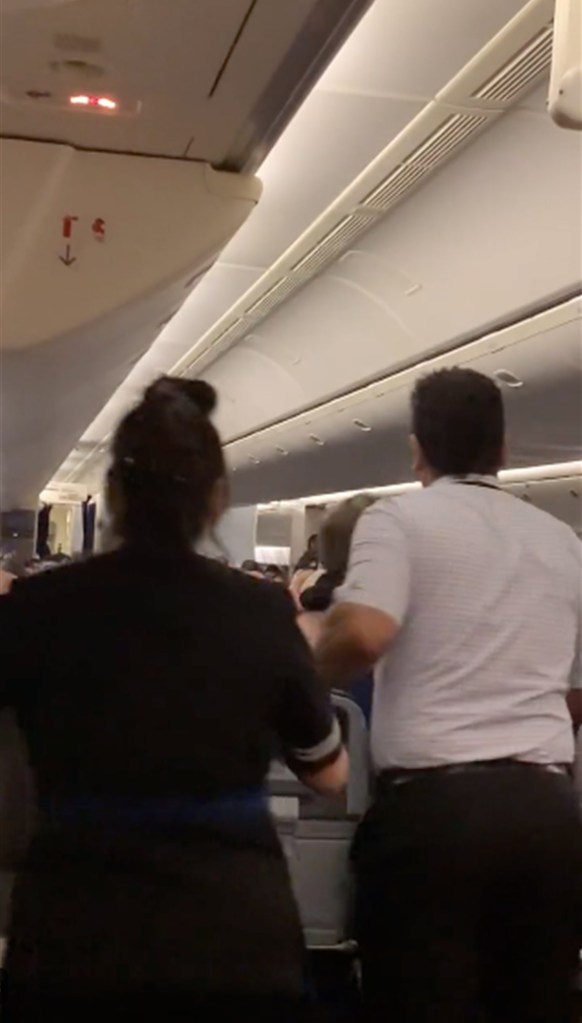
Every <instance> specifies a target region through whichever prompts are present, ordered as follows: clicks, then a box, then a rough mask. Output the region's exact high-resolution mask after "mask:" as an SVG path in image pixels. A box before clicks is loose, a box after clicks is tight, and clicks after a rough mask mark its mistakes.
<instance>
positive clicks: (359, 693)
mask: <svg viewBox="0 0 582 1023" xmlns="http://www.w3.org/2000/svg"><path fill="white" fill-rule="evenodd" d="M374 502H375V498H374V497H371V496H370V495H369V494H357V495H356V497H351V498H349V500H347V501H344V502H343V503H342V504H340V505H338V507H337V508H335V509H334V510H333V511H332V512H330V514H329V515H328V516H327V518H326V519H325V522H324V523H323V526H322V528H321V532H320V535H319V549H320V551H321V561H322V565H323V569H324V571H323V574H322V575H319V576H317V577H316V578H315V580H314V582H313V585H312V586H309V587H307V588H306V589H304V590H303V592H302V593H301V594H300V596H299V604H300V614H299V619H298V624H299V628H300V629H301V631H302V632H303V634H304V636H305V638H306V639H307V641H308V643H309V644H310V646H311V647H316V646H317V643H318V641H319V638H320V636H321V629H322V627H323V619H324V614H325V612H326V611H328V610H329V609H330V607H331V606H332V604H333V600H334V594H335V591H336V589H337V588H338V587H339V586H341V585H342V583H343V582H344V580H345V577H346V572H347V568H348V560H349V556H350V545H351V542H352V536H353V533H354V529H355V528H356V525H357V523H358V521H359V519H360V516H361V515H362V514H363V512H365V511H366V510H367V509H368V508H370V507H371V506H372V505H373V504H374ZM349 689H350V696H351V697H352V699H353V700H355V702H356V703H357V704H358V706H359V707H360V709H361V710H362V711H363V713H364V717H365V718H366V721H367V722H368V723H369V721H370V715H371V711H372V689H373V680H372V674H371V672H369V671H368V672H365V673H364V674H363V675H362V676H360V677H359V678H357V679H354V680H351V682H350V687H349Z"/></svg>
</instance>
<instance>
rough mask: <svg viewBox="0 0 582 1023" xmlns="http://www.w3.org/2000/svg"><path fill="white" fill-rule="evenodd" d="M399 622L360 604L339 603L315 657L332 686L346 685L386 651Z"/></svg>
mask: <svg viewBox="0 0 582 1023" xmlns="http://www.w3.org/2000/svg"><path fill="white" fill-rule="evenodd" d="M397 632H398V625H397V624H396V623H395V622H394V621H393V620H392V619H391V618H390V616H389V615H386V614H384V613H383V612H381V611H377V610H375V609H374V608H369V607H363V606H360V605H358V604H340V605H338V606H337V607H335V608H334V609H333V610H332V611H330V612H329V614H328V615H327V616H326V618H325V621H324V625H323V631H322V635H321V638H320V640H319V643H318V644H317V646H316V648H315V661H316V664H317V668H318V671H319V674H320V676H321V678H323V679H324V681H325V682H327V684H328V685H329V686H339V687H340V688H345V687H346V686H349V685H350V683H352V682H354V681H355V680H356V679H357V678H360V677H361V676H362V675H363V674H364V673H365V672H367V671H369V670H370V668H372V667H373V666H374V665H375V664H376V662H377V661H378V660H379V659H380V657H382V656H383V654H385V653H386V650H387V649H388V648H389V646H390V644H391V642H392V641H393V639H394V637H395V635H396V633H397Z"/></svg>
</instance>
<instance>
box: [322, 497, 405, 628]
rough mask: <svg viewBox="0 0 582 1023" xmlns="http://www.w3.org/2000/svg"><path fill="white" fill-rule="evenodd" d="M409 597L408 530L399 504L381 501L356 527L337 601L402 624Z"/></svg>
mask: <svg viewBox="0 0 582 1023" xmlns="http://www.w3.org/2000/svg"><path fill="white" fill-rule="evenodd" d="M409 599H410V561H409V554H408V540H407V536H406V531H405V529H404V525H403V523H402V518H401V515H400V514H399V510H398V506H397V504H396V503H395V502H390V503H389V502H384V501H381V502H378V504H376V505H374V506H373V507H372V508H370V509H369V511H367V512H365V514H364V515H363V516H362V517H361V519H360V521H359V523H358V525H357V527H356V530H355V533H354V538H353V541H352V549H351V554H350V563H349V568H348V574H347V578H346V582H345V584H344V585H343V586H342V587H340V589H339V590H337V591H336V603H340V604H361V605H363V606H364V607H371V608H374V609H375V610H377V611H382V612H383V613H384V614H386V615H389V617H390V618H392V619H393V620H394V621H395V622H396V623H397V624H398V625H401V624H402V622H403V621H404V618H405V617H406V613H407V610H408V604H409Z"/></svg>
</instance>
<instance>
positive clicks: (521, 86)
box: [473, 26, 553, 103]
mask: <svg viewBox="0 0 582 1023" xmlns="http://www.w3.org/2000/svg"><path fill="white" fill-rule="evenodd" d="M552 43H553V32H552V28H551V26H548V27H546V28H544V29H543V30H542V31H541V32H538V34H537V35H536V36H534V38H533V39H532V40H530V42H529V43H527V45H526V46H524V47H523V48H522V49H521V50H520V51H519V53H517V54H516V55H515V56H514V57H512V59H511V60H509V61H508V62H507V64H505V65H504V66H503V67H502V68H500V70H499V71H497V72H496V73H495V74H494V75H493V76H492V77H491V78H489V79H488V80H487V81H486V82H485V83H484V85H482V86H481V87H480V88H479V89H478V90H477V92H474V93H473V96H474V97H475V98H476V99H484V100H490V101H492V102H495V103H510V102H511V101H512V100H515V99H516V98H517V97H518V95H519V94H520V93H521V92H525V91H526V90H528V89H530V88H531V87H532V85H534V84H535V82H536V79H538V78H540V77H541V76H542V75H543V74H545V72H546V71H547V70H548V68H549V66H550V62H551V59H552Z"/></svg>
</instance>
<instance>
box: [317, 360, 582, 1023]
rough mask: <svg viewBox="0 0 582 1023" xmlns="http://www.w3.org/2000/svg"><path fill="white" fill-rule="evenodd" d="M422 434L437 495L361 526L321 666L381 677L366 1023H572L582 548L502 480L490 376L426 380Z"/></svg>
mask: <svg viewBox="0 0 582 1023" xmlns="http://www.w3.org/2000/svg"><path fill="white" fill-rule="evenodd" d="M413 431H414V436H413V439H412V444H413V451H414V463H415V469H416V471H417V474H418V476H419V478H420V480H421V481H422V483H423V484H424V488H425V489H424V490H422V491H421V492H418V493H416V492H415V493H410V494H407V495H404V496H401V497H397V498H394V499H391V500H390V501H389V502H388V501H380V502H378V503H377V504H376V505H375V506H374V507H373V508H372V509H370V510H369V511H368V512H367V513H366V514H365V515H364V516H363V517H362V519H361V521H360V523H359V524H358V527H357V528H356V533H355V537H354V543H353V547H352V554H351V561H350V568H349V571H348V576H347V581H346V584H345V586H344V588H343V589H342V590H341V591H340V593H339V603H338V604H337V605H336V607H335V608H334V610H333V611H332V612H331V614H330V615H329V616H328V617H327V619H326V623H325V629H324V634H323V636H322V639H321V642H320V645H319V648H318V657H317V659H318V662H319V668H320V671H321V674H322V676H323V677H324V678H326V679H327V680H328V682H329V683H330V684H337V683H338V681H342V680H343V681H349V680H350V679H351V678H353V677H354V676H355V675H357V673H358V671H364V670H366V669H367V668H369V667H370V666H371V665H373V664H375V663H377V664H378V667H377V669H376V679H375V691H374V709H373V714H372V754H373V760H374V764H375V767H376V771H377V773H378V779H377V787H376V802H375V804H374V806H373V807H372V808H371V810H370V811H369V814H368V816H367V818H366V820H365V821H364V823H363V825H362V826H361V828H360V832H359V835H358V838H357V840H356V846H355V850H354V856H355V865H356V870H357V875H358V887H359V891H358V907H357V931H358V940H359V945H360V951H361V957H362V976H363V985H364V996H365V1002H366V1010H367V1014H368V1019H369V1020H373V1021H380V1020H381V1021H385V1020H388V1019H394V1020H395V1021H398V1023H428V1021H429V1020H430V1021H431V1023H468V1021H469V1020H485V1019H487V1020H495V1021H496V1023H569V1021H570V1020H571V1018H572V1017H571V1015H570V1012H571V999H572V997H573V988H574V982H575V978H576V974H577V968H578V952H579V949H580V947H581V944H582V917H581V908H582V901H581V895H582V888H581V884H582V827H581V822H580V816H579V812H578V807H577V803H576V798H575V794H574V790H573V785H572V780H571V777H570V771H571V765H572V761H573V756H574V737H573V729H572V720H571V718H570V716H569V714H568V709H567V704H566V694H567V693H568V688H569V686H571V685H573V686H574V687H580V686H581V685H582V614H581V611H582V548H581V545H580V542H579V540H578V539H577V537H576V536H575V534H574V533H573V532H572V531H571V530H570V529H569V528H568V527H567V526H565V525H563V524H562V523H561V522H558V521H557V520H556V519H554V518H552V517H551V516H550V515H547V514H545V513H544V512H541V511H539V510H538V509H537V508H535V507H533V506H532V505H529V504H525V503H524V502H523V501H520V500H518V499H516V498H515V497H513V496H512V495H511V494H508V493H505V492H504V491H503V490H502V489H501V488H500V487H499V485H498V482H497V473H498V471H499V469H500V468H501V466H502V465H503V462H504V457H505V443H504V432H505V431H504V410H503V401H502V397H501V393H500V391H499V389H498V387H497V386H496V384H495V383H494V382H493V381H492V380H491V379H489V378H488V377H485V376H482V375H481V374H479V373H475V372H473V371H471V370H464V369H452V370H443V371H441V372H438V373H435V374H432V375H431V376H428V377H426V378H425V379H423V380H421V381H420V382H419V383H418V385H417V387H416V390H415V392H414V397H413Z"/></svg>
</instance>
